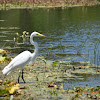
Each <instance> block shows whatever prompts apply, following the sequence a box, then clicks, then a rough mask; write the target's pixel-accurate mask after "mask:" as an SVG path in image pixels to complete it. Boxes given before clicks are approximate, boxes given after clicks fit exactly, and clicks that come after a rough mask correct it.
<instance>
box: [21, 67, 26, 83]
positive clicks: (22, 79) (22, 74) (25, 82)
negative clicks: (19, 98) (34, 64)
mask: <svg viewBox="0 0 100 100" xmlns="http://www.w3.org/2000/svg"><path fill="white" fill-rule="evenodd" d="M22 80H23V82H24V83H26V82H25V80H24V77H23V69H22Z"/></svg>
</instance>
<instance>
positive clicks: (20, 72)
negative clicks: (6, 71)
mask: <svg viewBox="0 0 100 100" xmlns="http://www.w3.org/2000/svg"><path fill="white" fill-rule="evenodd" d="M20 74H21V71H20V73H19V76H18V83H19V78H20Z"/></svg>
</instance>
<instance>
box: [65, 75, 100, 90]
mask: <svg viewBox="0 0 100 100" xmlns="http://www.w3.org/2000/svg"><path fill="white" fill-rule="evenodd" d="M75 75H78V76H80V77H81V78H82V79H81V78H80V80H79V79H77V78H74V79H72V80H71V79H70V80H67V79H64V81H65V82H64V89H67V88H70V89H73V87H75V86H86V85H89V86H91V87H96V86H100V74H75Z"/></svg>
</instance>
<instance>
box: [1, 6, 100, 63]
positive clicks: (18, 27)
mask: <svg viewBox="0 0 100 100" xmlns="http://www.w3.org/2000/svg"><path fill="white" fill-rule="evenodd" d="M23 31H28V32H29V33H30V34H31V33H32V32H33V31H38V32H40V33H42V34H44V35H46V36H47V37H48V39H47V38H34V40H35V41H37V42H38V43H39V55H43V56H46V58H47V59H48V60H64V61H91V63H94V64H96V65H100V51H99V50H100V6H94V7H73V8H71V7H70V8H65V9H62V8H48V9H45V8H38V9H10V10H0V48H3V49H6V50H8V52H9V54H10V55H11V56H16V55H17V54H19V53H20V52H22V51H24V50H30V51H32V52H33V51H34V50H33V48H34V47H33V46H32V45H31V44H30V42H29V38H26V39H25V38H16V37H17V36H16V34H15V33H17V32H18V33H19V34H20V35H21V34H22V32H23Z"/></svg>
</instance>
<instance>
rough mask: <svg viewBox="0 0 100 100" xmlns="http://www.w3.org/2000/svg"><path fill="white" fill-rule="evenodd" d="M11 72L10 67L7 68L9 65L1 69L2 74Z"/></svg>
mask: <svg viewBox="0 0 100 100" xmlns="http://www.w3.org/2000/svg"><path fill="white" fill-rule="evenodd" d="M10 72H11V69H10V68H9V66H6V67H5V68H4V69H3V70H2V73H3V75H6V74H7V75H8V74H9V73H10Z"/></svg>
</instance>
